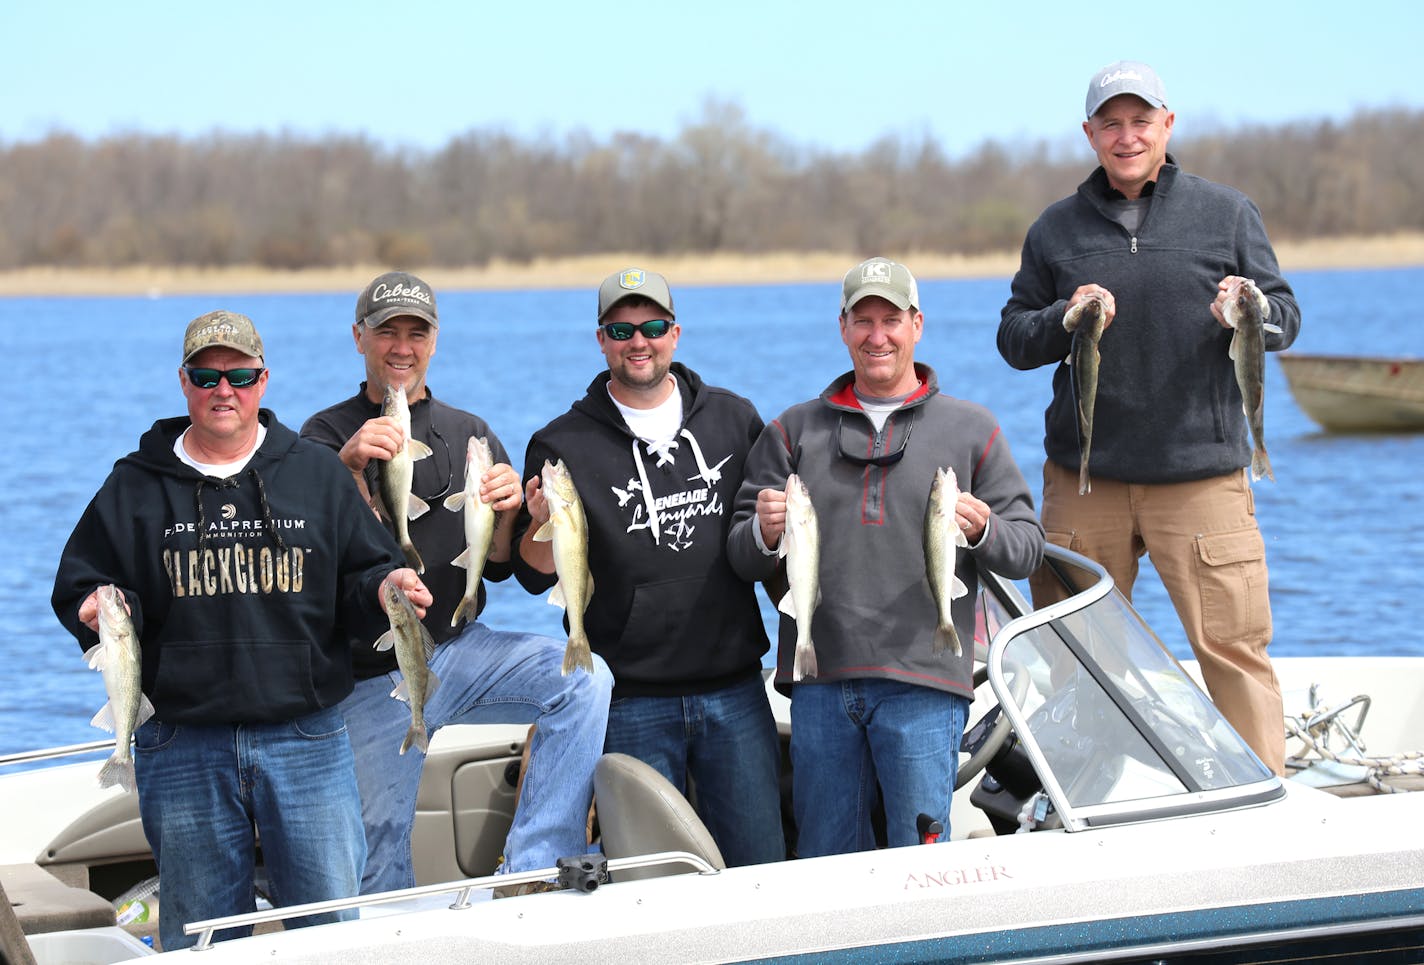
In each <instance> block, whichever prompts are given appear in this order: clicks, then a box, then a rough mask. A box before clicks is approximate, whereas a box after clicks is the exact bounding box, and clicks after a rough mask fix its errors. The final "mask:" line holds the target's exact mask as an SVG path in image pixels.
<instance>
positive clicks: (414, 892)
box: [183, 851, 719, 951]
mask: <svg viewBox="0 0 1424 965" xmlns="http://www.w3.org/2000/svg"><path fill="white" fill-rule="evenodd" d="M607 864H608V871H609V872H610V873H613V872H618V871H629V870H632V869H635V868H654V867H664V866H675V865H688V866H690V867H691V868H692V869H693V870H694V871H696V872H697V873H698V874H702V875H715V874H718V873H719V871H718V869H717V868H715V867H713V866H712V865H711V864H709V863H708V861H707V859H705V858H703V857H701V856H700V855H696V854H693V853H692V852H690V851H659V852H656V853H654V854H640V855H633V856H631V857H627V858H609V859H608V862H607ZM558 875H559V869H558V868H537V869H534V870H532V871H513V872H509V873H508V874H500V875H485V876H483V877H480V878H465V879H464V880H462V881H447V882H442V883H441V884H435V885H418V886H416V887H414V888H402V889H400V890H399V891H383V892H380V893H379V894H374V895H359V896H357V897H355V898H333V899H331V900H330V901H315V902H310V903H308V904H305V905H287V906H284V907H282V908H272V909H270V910H267V911H254V912H248V913H246V914H242V915H228V916H227V917H225V918H208V919H205V920H203V921H195V922H189V923H188V924H186V925H184V926H183V934H185V935H198V936H199V938H198V943H197V944H196V945H194V946H193V950H194V951H202V950H204V949H207V948H211V947H212V940H213V932H215V931H219V930H221V929H224V928H240V927H243V926H246V925H260V924H264V923H266V922H274V921H285V920H287V919H289V918H300V917H303V916H305V915H319V914H323V913H325V912H330V911H348V910H351V909H353V908H371V907H374V906H377V905H387V904H393V903H395V902H399V901H409V900H410V899H412V898H431V897H435V896H437V895H454V896H455V900H454V902H453V903H452V904H451V905H450V909H451V910H452V911H459V910H461V909H464V908H469V907H470V906H471V902H470V894H471V892H475V891H482V890H486V889H493V888H496V887H505V886H508V885H522V884H528V883H530V882H535V881H545V880H548V879H550V878H557V877H558ZM596 887H597V885H596V884H595V885H593V886H592V887H589V888H588V889H587V890H589V891H592V890H594V888H596ZM570 890H572V889H570Z"/></svg>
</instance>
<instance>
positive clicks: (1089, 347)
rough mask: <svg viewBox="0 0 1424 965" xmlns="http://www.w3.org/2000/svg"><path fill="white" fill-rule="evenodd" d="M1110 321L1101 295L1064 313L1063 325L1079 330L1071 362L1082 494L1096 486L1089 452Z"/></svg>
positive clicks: (1086, 300) (1089, 297)
mask: <svg viewBox="0 0 1424 965" xmlns="http://www.w3.org/2000/svg"><path fill="white" fill-rule="evenodd" d="M1106 323H1107V306H1105V305H1104V304H1103V299H1102V296H1101V295H1089V296H1088V297H1087V298H1085V299H1083V300H1082V301H1081V302H1079V303H1078V304H1076V305H1074V306H1073V307H1072V308H1070V309H1069V310H1068V313H1067V314H1066V315H1064V316H1063V327H1064V329H1066V330H1067V331H1069V332H1074V333H1076V334H1075V335H1074V338H1073V350H1072V352H1071V353H1070V354H1069V356H1068V364H1069V365H1070V366H1071V367H1072V369H1073V397H1074V398H1075V399H1077V400H1078V495H1079V496H1082V495H1084V494H1086V493H1090V492H1092V490H1093V484H1092V482H1091V480H1090V479H1089V478H1088V456H1089V454H1090V453H1091V452H1092V449H1093V409H1094V407H1095V406H1096V405H1097V401H1098V364H1099V362H1100V361H1101V360H1102V356H1101V355H1100V354H1099V352H1098V342H1099V340H1100V339H1101V338H1102V337H1103V326H1104V325H1105V324H1106Z"/></svg>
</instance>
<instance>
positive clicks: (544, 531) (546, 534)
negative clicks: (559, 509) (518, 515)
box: [530, 518, 554, 543]
mask: <svg viewBox="0 0 1424 965" xmlns="http://www.w3.org/2000/svg"><path fill="white" fill-rule="evenodd" d="M553 538H554V520H553V519H552V518H550V519H548V520H545V522H544V525H542V526H540V527H539V528H538V529H536V530H535V531H534V535H533V536H531V537H530V539H532V540H534V542H536V543H547V542H549V541H550V540H552V539H553Z"/></svg>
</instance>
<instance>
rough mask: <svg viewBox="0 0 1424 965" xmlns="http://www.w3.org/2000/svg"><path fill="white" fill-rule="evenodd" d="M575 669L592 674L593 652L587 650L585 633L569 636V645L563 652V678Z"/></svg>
mask: <svg viewBox="0 0 1424 965" xmlns="http://www.w3.org/2000/svg"><path fill="white" fill-rule="evenodd" d="M575 669H578V670H582V671H584V672H585V673H593V652H592V651H591V650H590V649H589V646H588V634H586V633H578V634H570V635H569V645H568V647H567V648H565V650H564V671H563V673H564V676H565V677H567V676H568V675H569V674H571V673H573V672H574V670H575Z"/></svg>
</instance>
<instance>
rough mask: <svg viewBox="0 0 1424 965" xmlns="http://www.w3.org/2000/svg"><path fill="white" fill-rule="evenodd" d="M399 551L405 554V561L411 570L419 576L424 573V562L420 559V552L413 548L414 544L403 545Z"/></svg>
mask: <svg viewBox="0 0 1424 965" xmlns="http://www.w3.org/2000/svg"><path fill="white" fill-rule="evenodd" d="M401 551H402V552H404V553H405V561H406V562H407V563H409V564H410V568H411V569H413V570H415V572H417V573H421V574H423V573H424V572H425V561H424V560H422V559H421V558H420V551H419V550H417V549H416V548H415V544H414V543H410V542H407V543H405V544H404V545H403V546H401Z"/></svg>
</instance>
